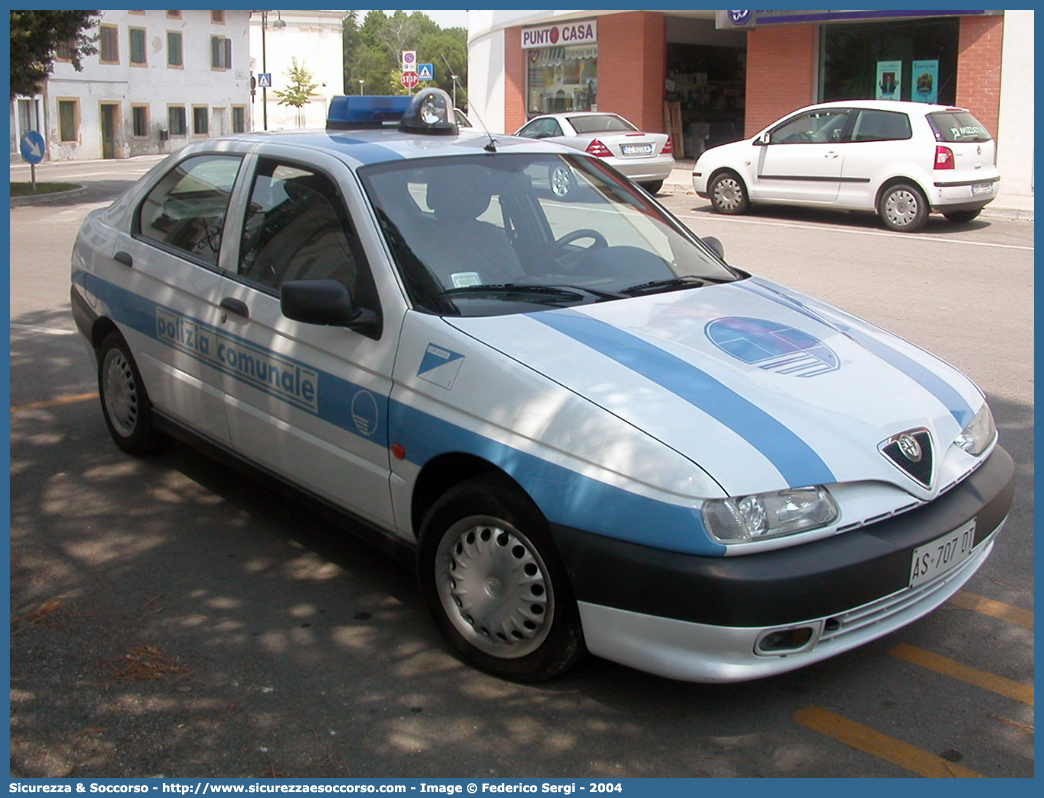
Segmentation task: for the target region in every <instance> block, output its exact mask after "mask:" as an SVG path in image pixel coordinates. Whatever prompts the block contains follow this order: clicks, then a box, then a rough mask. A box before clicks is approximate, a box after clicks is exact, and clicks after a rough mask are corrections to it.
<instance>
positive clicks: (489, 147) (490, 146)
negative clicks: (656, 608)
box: [442, 53, 497, 152]
mask: <svg viewBox="0 0 1044 798" xmlns="http://www.w3.org/2000/svg"><path fill="white" fill-rule="evenodd" d="M442 60H443V61H444V62H445V63H446V69H447V70H449V75H450V79H451V80H452V81H453V85H454V86H456V87H457V88H458V89H460V93H461V94H463V95H464V101H465V102H467V103H468V110H469V111H470V112H471V113H473V114H475V118H476V119H477V120H478V121H479V124H480V125H482V132H483V133H485V134H486V137H487V138H488V139H489V142H488V143H487V144H486V146H485V147H483V148H482V149H484V150H485V151H486V152H496V151H497V140H496V139H495V138H493V134H492V133H490V132H489V129H488V128H487V127H486V123H485V122H483V121H482V117H481V116H479V113H478V111H474V110H471V103H470V101H469V100H468V92H467V90H466V89H465V88H464V87H463V86H462V85H460V81H459V80H457V75H456V73H455V72H454V71H453V67H451V66H450V62H449V59H448V58H446V54H445V53H442Z"/></svg>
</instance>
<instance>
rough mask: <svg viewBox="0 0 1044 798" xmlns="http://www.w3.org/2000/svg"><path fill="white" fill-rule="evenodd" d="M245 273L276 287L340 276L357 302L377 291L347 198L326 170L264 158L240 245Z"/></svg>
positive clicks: (372, 300) (368, 300) (370, 302)
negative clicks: (288, 282) (353, 226)
mask: <svg viewBox="0 0 1044 798" xmlns="http://www.w3.org/2000/svg"><path fill="white" fill-rule="evenodd" d="M239 274H240V276H241V277H243V278H245V279H247V280H249V281H251V282H254V283H258V284H260V285H262V286H265V287H268V288H274V289H278V288H279V286H281V285H282V284H283V283H284V282H286V281H287V280H317V279H334V280H340V281H341V282H342V283H344V284H345V285H346V286H347V287H348V289H349V290H350V291H351V292H352V295H353V297H354V298H355V301H356V303H357V304H359V305H360V306H362V307H368V308H376V292H375V290H374V287H373V280H372V277H371V276H370V272H369V270H368V269H367V268H366V267H365V264H364V263H363V257H362V250H361V248H360V246H359V243H358V240H357V238H356V236H355V234H354V231H353V230H352V226H351V224H350V223H349V221H348V215H347V212H346V210H345V207H344V202H343V201H342V200H341V198H340V195H339V194H338V193H337V189H336V187H335V186H334V183H333V181H332V180H330V178H328V177H327V176H326V175H323V174H320V173H318V172H314V171H312V170H310V169H308V168H305V167H302V166H297V165H291V164H287V163H281V162H278V161H274V160H270V159H262V160H261V162H260V163H259V165H258V170H257V175H256V176H255V178H254V186H253V189H252V190H251V192H250V204H249V206H248V209H247V218H246V222H245V224H244V225H243V241H242V244H241V246H240V249H239Z"/></svg>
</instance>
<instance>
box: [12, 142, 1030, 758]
mask: <svg viewBox="0 0 1044 798" xmlns="http://www.w3.org/2000/svg"><path fill="white" fill-rule="evenodd" d="M148 166H151V162H146V161H144V160H142V161H138V160H137V159H135V161H132V162H124V163H113V164H103V165H98V164H95V165H93V166H91V167H90V169H88V168H87V167H82V169H83V172H84V173H86V172H91V174H85V175H84V176H82V177H80V178H79V179H81V180H83V181H84V183H85V184H86V185H88V188H89V190H88V191H87V192H86V193H85V194H83V195H81V196H77V197H70V198H67V199H64V200H59V201H57V202H53V203H47V204H43V205H33V206H24V207H15V208H12V209H11V352H10V378H11V385H10V400H11V422H10V425H11V426H10V450H11V451H10V456H11V482H10V504H11V507H10V515H11V566H10V580H11V585H10V588H11V589H10V601H11V604H10V619H11V657H10V659H11V685H10V702H11V706H10V709H11V774H12V776H14V777H83V778H86V777H130V776H134V777H153V776H166V777H196V776H199V777H323V778H361V777H378V776H379V777H391V776H399V777H425V778H434V777H465V776H467V777H487V776H488V777H531V776H544V777H568V778H582V777H592V778H595V777H599V778H637V777H641V778H646V777H673V778H698V777H896V778H900V777H908V776H915V775H921V776H943V777H944V776H987V777H994V778H1028V777H1031V776H1033V774H1034V747H1033V723H1034V720H1033V666H1034V650H1033V607H1034V590H1033V576H1034V573H1033V571H1034V569H1033V544H1034V541H1033V526H1034V516H1033V461H1034V458H1033V432H1034V414H1033V404H1034V403H1033V387H1034V386H1033V379H1034V378H1033V332H1034V331H1033V320H1034V313H1033V289H1034V270H1033V224H1032V222H1031V221H1030V222H1027V221H1022V220H1010V219H1005V218H1000V217H990V218H981V219H980V220H976V221H975V222H973V223H970V224H966V225H951V224H948V223H946V222H943V221H942V220H936V219H933V220H932V221H931V223H930V224H929V226H928V227H927V228H926V229H925V230H924V231H923V232H922V233H918V234H915V235H902V234H895V233H888V232H885V231H884V230H882V229H881V228H880V227H879V226H878V225H877V224H876V223H875V221H874V220H873V218H872V217H861V216H855V215H852V216H848V215H843V214H830V213H827V214H822V213H821V214H812V213H808V212H797V211H783V210H779V211H772V212H758V213H756V214H753V215H751V216H749V217H740V218H732V217H729V218H724V217H719V216H715V215H713V214H711V213H710V212H709V209H708V206H707V205H706V203H705V202H704V201H702V200H699V199H698V198H696V197H695V196H694V195H690V194H686V193H683V192H674V193H665V194H664V195H663V196H662V197H661V199H662V200H663V201H664V203H665V204H666V205H667V206H668V207H669V208H671V210H672V211H673V212H674V213H676V214H677V215H678V216H679V217H680V218H682V219H683V221H685V222H686V223H687V224H688V225H690V227H692V228H693V229H694V230H696V231H697V232H698V233H700V234H703V235H714V236H716V237H717V238H719V239H720V240H721V241H722V242H723V243H724V246H725V251H726V256H727V258H728V259H729V260H730V262H733V263H735V264H736V265H738V266H741V267H743V268H746V269H749V270H751V271H755V272H757V273H759V274H761V275H763V276H766V277H770V278H772V279H776V280H779V281H780V282H783V283H786V284H788V285H791V286H794V287H796V288H798V289H801V290H804V291H806V292H808V293H812V294H815V295H817V296H819V297H821V298H824V299H826V300H828V301H831V302H833V303H835V304H837V305H839V306H841V307H843V308H845V309H846V310H849V311H851V312H853V313H856V314H857V315H860V316H863V317H865V318H868V319H869V320H871V321H873V322H875V323H878V324H880V325H881V326H884V327H886V328H888V329H891V330H893V331H895V332H898V333H899V334H901V335H903V336H904V337H906V338H908V339H910V340H912V341H913V342H915V343H917V344H920V345H922V346H924V347H925V348H926V349H929V350H930V351H933V352H935V353H937V354H939V355H941V356H942V357H944V358H945V359H947V360H949V361H950V362H952V363H954V365H956V366H958V367H959V368H961V369H962V370H964V371H965V372H966V373H968V374H969V375H970V376H971V377H972V378H973V379H975V380H976V382H978V384H979V385H980V386H981V387H982V388H983V389H984V390H985V391H986V393H987V395H988V396H989V399H990V402H991V407H992V408H993V411H994V414H995V416H996V418H997V422H998V426H999V427H1000V430H1001V436H1002V440H1003V442H1004V444H1005V446H1006V447H1007V448H1008V449H1009V451H1011V452H1012V454H1013V456H1014V457H1015V460H1016V464H1017V478H1018V485H1017V496H1016V505H1015V508H1014V510H1013V513H1012V516H1011V518H1010V520H1009V522H1008V526H1007V528H1006V529H1005V532H1004V534H1003V537H1002V538H1001V539H1000V541H999V542H998V546H997V550H996V551H995V553H994V555H993V557H992V558H991V559H990V560H989V561H988V562H987V563H986V565H985V566H984V567H983V569H982V570H981V571H980V572H979V573H978V574H977V575H976V577H975V578H974V579H973V580H972V581H971V582H970V583H969V584H968V585H967V586H966V589H965V590H964V591H962V592H961V593H959V594H958V596H957V597H955V599H954V600H953V601H951V602H950V603H949V604H947V605H946V606H944V607H943V608H941V609H940V610H939V611H938V612H936V613H934V614H933V615H931V616H930V617H928V618H926V619H924V620H922V621H920V622H918V623H916V624H914V625H912V626H910V627H908V628H907V629H904V630H902V631H900V632H898V633H896V634H894V635H891V636H889V637H887V638H885V639H883V640H880V641H877V642H875V643H873V644H870V645H868V646H866V647H864V648H862V649H860V650H857V651H854V652H851V653H849V654H846V655H843V656H841V657H838V658H836V659H834V660H831V661H828V662H825V663H822V664H819V665H816V666H813V667H811V668H808V669H805V670H803V671H798V672H796V673H792V674H788V675H785V676H781V677H777V678H773V679H770V680H764V681H760V682H753V683H748V684H739V685H730V686H713V685H693V684H683V683H678V682H672V681H668V680H664V679H659V678H656V677H652V676H648V675H645V674H642V673H638V672H636V671H632V670H629V669H627V668H624V667H620V666H616V665H613V664H610V663H607V662H604V661H598V660H593V661H591V662H589V663H588V664H587V665H586V666H585V667H584V668H582V669H581V670H579V671H577V672H575V673H572V674H570V675H568V676H567V677H566V678H564V679H560V680H558V681H556V682H552V683H550V684H544V685H536V686H522V685H516V684H511V683H507V682H502V681H498V680H496V679H493V678H491V677H488V676H485V675H483V674H481V673H478V672H476V671H473V670H471V669H469V668H467V667H466V666H464V665H462V664H461V663H460V662H459V661H457V660H456V659H455V658H454V657H453V656H452V654H451V653H450V652H449V651H448V650H447V649H446V647H445V646H444V645H443V644H442V642H441V639H440V637H439V635H438V633H437V631H436V629H435V627H434V625H433V624H432V623H431V622H430V620H429V618H428V616H427V614H426V611H425V609H424V607H423V605H422V602H421V600H420V596H419V593H418V591H417V589H416V587H415V584H414V579H413V575H412V574H411V573H410V571H409V570H408V569H407V568H404V567H402V566H401V565H399V564H398V563H396V562H394V561H392V560H390V559H388V558H386V557H385V556H384V555H382V554H380V553H379V552H377V551H375V550H374V549H372V548H370V547H369V546H367V545H365V544H363V543H360V542H357V540H356V538H355V537H354V536H353V535H352V534H351V531H352V530H351V529H344V528H341V527H337V526H333V525H331V524H330V523H329V522H328V521H327V520H326V519H324V518H321V517H319V516H316V515H313V514H311V513H310V512H308V511H307V510H305V509H302V507H301V506H300V505H299V504H297V503H296V502H295V501H294V499H293V498H292V497H290V496H287V495H283V494H281V493H277V492H273V491H271V490H269V489H267V488H265V487H264V486H260V485H259V484H257V483H255V482H253V481H250V480H247V479H246V478H244V477H243V476H242V475H240V474H238V473H237V472H234V471H230V470H229V469H228V468H227V467H225V466H222V465H220V464H218V463H217V462H216V461H213V460H210V459H208V458H207V457H206V456H204V455H202V454H200V453H197V452H195V451H192V450H190V449H188V448H185V447H183V446H180V445H173V446H171V447H170V448H169V449H168V450H166V451H165V452H163V453H161V454H159V455H156V456H153V457H149V458H142V459H134V458H129V457H127V456H126V455H123V454H122V453H121V452H120V451H119V450H118V449H116V447H115V446H114V445H113V444H112V443H111V441H110V439H109V436H108V433H107V431H106V429H105V425H104V422H103V421H102V416H101V412H100V410H99V407H98V403H97V397H96V385H95V376H94V373H93V371H92V366H91V363H90V361H89V360H88V358H87V355H86V352H85V350H84V347H83V345H82V344H81V342H80V341H79V340H78V339H77V337H76V335H75V334H74V332H73V322H72V319H71V316H70V313H69V302H68V270H69V251H70V249H71V245H72V241H73V237H74V236H75V233H76V230H77V228H78V226H79V223H80V221H81V220H82V218H83V216H84V215H85V214H86V212H87V211H88V210H89V209H90V208H93V207H99V206H100V205H102V204H104V203H105V202H107V201H109V200H110V199H111V198H112V197H113V196H114V195H115V193H116V192H118V191H119V190H120V189H121V188H122V187H123V186H125V185H127V181H128V180H130V179H132V178H133V177H136V176H137V175H138V174H141V173H142V172H143V171H144V170H145V168H147V167H148ZM67 171H71V169H70V170H67ZM13 179H14V178H13ZM41 179H47V178H46V177H43V178H41ZM55 179H58V178H55Z"/></svg>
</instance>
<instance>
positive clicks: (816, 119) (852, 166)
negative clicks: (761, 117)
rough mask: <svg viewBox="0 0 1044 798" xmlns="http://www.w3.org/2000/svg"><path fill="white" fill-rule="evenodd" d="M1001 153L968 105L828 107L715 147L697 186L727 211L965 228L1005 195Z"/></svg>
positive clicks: (697, 172) (697, 174)
mask: <svg viewBox="0 0 1044 798" xmlns="http://www.w3.org/2000/svg"><path fill="white" fill-rule="evenodd" d="M996 153H997V150H996V145H995V142H994V141H993V138H992V137H991V136H990V134H989V131H987V130H986V128H985V127H984V126H983V125H982V123H980V122H979V121H978V120H977V119H976V118H975V117H974V116H973V115H972V114H971V112H969V111H968V110H967V109H964V108H951V107H948V106H944V105H926V104H924V103H913V102H892V101H844V102H834V103H822V104H820V105H813V106H809V107H808V108H802V109H801V110H799V111H795V112H794V113H792V114H790V115H788V116H786V117H784V118H783V119H781V120H779V121H777V122H774V123H773V124H771V125H769V126H768V127H767V128H765V129H764V130H762V131H761V132H760V133H758V134H757V135H756V136H754V137H753V138H751V139H746V140H744V141H736V142H733V143H731V144H723V145H721V146H719V147H712V148H711V149H709V150H706V151H705V152H704V153H703V154H702V155H700V157H699V159H698V160H697V161H696V166H695V168H694V169H693V173H692V182H693V187H694V188H695V189H696V193H697V194H698V195H699V196H701V197H704V198H705V199H709V200H710V201H711V206H712V207H713V208H714V210H716V211H717V212H719V213H730V214H736V213H744V212H746V210H747V209H748V207H749V206H750V205H751V204H752V203H774V204H782V205H809V206H822V207H829V208H837V209H840V210H857V211H858V210H866V211H874V212H876V213H877V214H878V215H879V216H880V217H881V221H882V222H884V224H885V226H886V227H888V228H890V229H892V230H899V231H905V232H913V231H914V230H918V229H920V228H921V227H923V226H924V224H925V222H926V221H927V219H928V214H929V213H932V212H937V213H941V214H943V215H944V216H945V217H946V218H947V219H949V220H950V221H952V222H960V223H963V222H970V221H971V220H972V219H974V218H975V217H976V216H978V215H979V212H980V211H981V210H982V209H983V207H985V206H986V205H987V204H989V203H990V202H992V201H993V199H994V197H995V196H996V191H997V182H998V181H999V180H1000V172H998V171H997V165H996V160H997V158H996Z"/></svg>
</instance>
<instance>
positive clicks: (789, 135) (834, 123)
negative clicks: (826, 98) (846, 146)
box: [769, 111, 848, 144]
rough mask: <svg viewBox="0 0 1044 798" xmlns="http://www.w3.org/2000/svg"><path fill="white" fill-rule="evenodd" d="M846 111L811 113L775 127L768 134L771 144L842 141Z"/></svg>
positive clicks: (846, 121)
mask: <svg viewBox="0 0 1044 798" xmlns="http://www.w3.org/2000/svg"><path fill="white" fill-rule="evenodd" d="M847 124H848V111H813V112H812V113H808V114H802V115H801V116H799V117H797V118H796V119H791V120H789V121H787V122H784V123H783V124H782V125H780V126H779V127H777V128H776V129H775V130H773V131H772V133H771V134H770V139H769V140H770V141H771V142H772V143H773V144H831V143H834V142H838V141H844V140H845V138H844V132H845V125H847Z"/></svg>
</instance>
